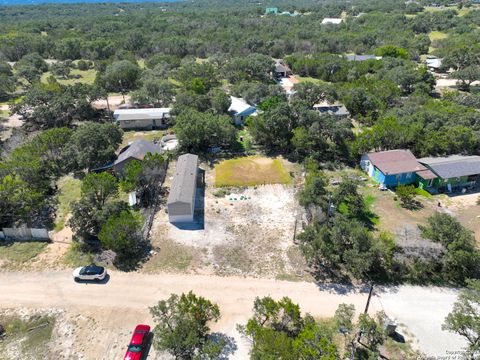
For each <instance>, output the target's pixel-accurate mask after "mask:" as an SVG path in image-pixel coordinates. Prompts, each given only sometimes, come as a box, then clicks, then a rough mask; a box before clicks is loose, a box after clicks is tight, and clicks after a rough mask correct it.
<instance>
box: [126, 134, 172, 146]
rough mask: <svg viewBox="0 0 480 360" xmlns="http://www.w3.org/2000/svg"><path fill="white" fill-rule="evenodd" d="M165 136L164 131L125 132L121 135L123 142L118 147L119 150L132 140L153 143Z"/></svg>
mask: <svg viewBox="0 0 480 360" xmlns="http://www.w3.org/2000/svg"><path fill="white" fill-rule="evenodd" d="M165 134H167V131H166V130H149V131H134V130H130V131H125V132H124V133H123V140H122V144H121V145H120V149H121V148H123V147H125V146H127V145H128V144H129V143H130V142H132V141H134V140H147V141H154V140H156V139H161V138H162V137H163V136H164V135H165Z"/></svg>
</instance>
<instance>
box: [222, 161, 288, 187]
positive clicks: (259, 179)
mask: <svg viewBox="0 0 480 360" xmlns="http://www.w3.org/2000/svg"><path fill="white" fill-rule="evenodd" d="M291 182H292V178H291V177H290V175H289V173H288V172H287V170H286V169H285V167H284V165H283V161H282V159H280V158H276V159H270V158H266V157H260V156H248V157H242V158H237V159H231V160H225V161H222V162H221V163H219V164H218V165H216V166H215V186H217V187H222V186H255V185H263V184H290V183H291Z"/></svg>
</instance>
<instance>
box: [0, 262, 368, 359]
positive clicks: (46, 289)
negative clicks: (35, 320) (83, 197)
mask: <svg viewBox="0 0 480 360" xmlns="http://www.w3.org/2000/svg"><path fill="white" fill-rule="evenodd" d="M189 290H193V291H194V292H195V293H196V294H199V295H202V296H205V297H206V298H208V299H210V300H212V301H214V302H216V303H218V305H219V306H220V310H221V313H222V318H221V320H220V321H219V323H217V324H216V325H215V327H214V330H215V331H221V332H224V333H225V334H227V335H228V336H232V337H233V338H234V339H235V341H236V344H237V347H238V350H237V351H236V353H235V355H234V356H233V357H231V358H232V359H247V358H248V356H247V354H248V344H247V343H246V342H245V340H244V339H242V338H241V336H240V334H239V333H238V332H237V331H236V329H235V326H236V324H238V323H244V322H245V321H246V320H247V319H248V317H249V316H250V315H251V308H252V305H253V301H254V299H255V297H256V296H267V295H270V296H272V297H274V298H277V299H279V298H281V297H283V296H289V297H291V298H292V299H293V301H295V302H297V303H299V304H300V306H301V308H302V310H303V311H305V312H309V313H311V314H312V315H314V316H315V317H330V316H332V315H333V314H334V312H335V309H336V308H337V306H338V304H340V303H343V302H348V303H353V304H354V305H355V306H356V308H357V309H362V308H363V306H364V304H365V301H366V297H367V294H366V292H359V291H355V292H349V293H348V294H345V295H342V294H338V293H335V292H332V291H330V290H331V289H330V290H327V289H325V290H319V288H318V287H317V286H316V285H315V284H313V283H307V282H286V281H275V280H263V279H252V278H240V277H213V276H192V275H144V274H139V273H118V272H112V273H111V278H110V280H109V281H108V283H107V284H104V285H102V284H78V283H75V282H74V281H73V280H72V277H71V274H70V271H59V272H44V273H20V272H13V273H3V274H0V308H18V307H24V308H59V309H64V310H66V311H67V313H69V314H70V315H73V314H82V315H83V316H87V317H90V318H93V319H95V324H93V325H92V324H90V325H89V332H90V335H89V336H88V337H87V336H82V335H80V336H78V339H77V341H75V346H76V347H77V348H78V349H82V351H84V356H85V359H106V360H110V359H118V358H120V357H121V356H122V353H123V351H124V348H123V347H124V344H126V343H127V342H128V338H129V336H130V334H129V332H130V329H131V328H133V327H134V325H135V324H136V323H138V322H144V321H147V322H151V319H150V315H149V313H148V307H149V306H152V305H153V304H155V303H156V302H157V301H158V300H161V299H165V298H167V297H168V296H169V295H170V294H171V293H182V292H187V291H189ZM372 310H373V311H375V305H373V304H372ZM93 334H94V337H95V343H96V344H97V345H96V346H95V347H94V348H92V347H91V346H89V343H90V341H91V339H90V338H91V337H92V335H93Z"/></svg>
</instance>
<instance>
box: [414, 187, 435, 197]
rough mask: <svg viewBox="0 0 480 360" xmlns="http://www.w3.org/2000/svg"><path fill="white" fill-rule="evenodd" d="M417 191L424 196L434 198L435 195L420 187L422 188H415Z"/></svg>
mask: <svg viewBox="0 0 480 360" xmlns="http://www.w3.org/2000/svg"><path fill="white" fill-rule="evenodd" d="M415 193H416V194H417V195H420V196H423V197H425V198H427V199H433V195H432V194H430V193H429V192H428V191H426V190H423V189H420V188H415Z"/></svg>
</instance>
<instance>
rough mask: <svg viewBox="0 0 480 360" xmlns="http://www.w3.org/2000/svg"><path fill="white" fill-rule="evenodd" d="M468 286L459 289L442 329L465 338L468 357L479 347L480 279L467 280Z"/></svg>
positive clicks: (471, 356) (472, 355) (473, 356)
mask: <svg viewBox="0 0 480 360" xmlns="http://www.w3.org/2000/svg"><path fill="white" fill-rule="evenodd" d="M467 284H468V287H467V288H466V289H463V290H461V291H460V294H459V296H458V299H457V301H456V302H455V303H454V304H453V310H452V311H451V312H450V313H449V314H448V315H447V317H446V318H445V323H444V324H443V325H442V329H443V330H448V331H451V332H454V333H457V334H458V335H460V336H462V337H464V338H465V340H466V341H467V343H468V350H469V351H471V354H470V358H471V359H474V358H475V352H476V351H478V350H479V347H480V310H479V309H480V281H479V280H469V281H467Z"/></svg>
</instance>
